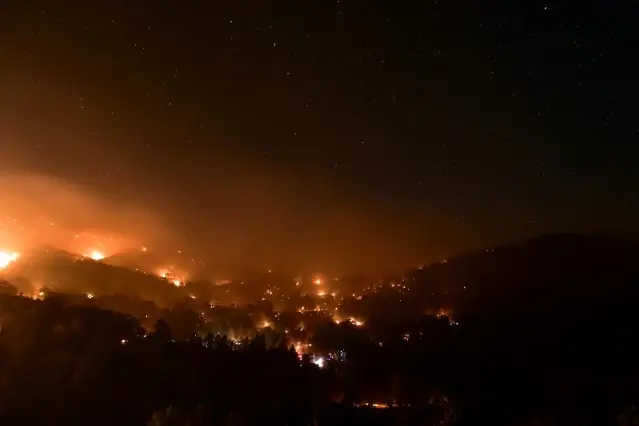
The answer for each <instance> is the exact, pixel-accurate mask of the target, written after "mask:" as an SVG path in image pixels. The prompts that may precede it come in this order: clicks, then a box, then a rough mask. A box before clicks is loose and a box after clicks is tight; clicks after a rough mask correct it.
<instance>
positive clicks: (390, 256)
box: [0, 0, 639, 271]
mask: <svg viewBox="0 0 639 426" xmlns="http://www.w3.org/2000/svg"><path fill="white" fill-rule="evenodd" d="M632 3H633V2H610V1H603V0H601V1H599V0H595V1H591V2H568V1H554V2H543V1H517V2H513V1H495V0H487V1H482V2H468V1H465V2H461V1H450V0H443V1H408V0H407V1H371V0H367V1H348V0H340V1H328V0H321V1H320V0H304V1H299V0H295V1H293V0H291V1H263V0H261V1H257V0H255V1H253V0H251V1H242V0H237V1H224V2H220V1H190V0H182V1H179V2H178V1H128V2H117V1H105V0H94V1H82V2H75V1H65V2H58V1H44V0H43V1H26V0H3V1H2V2H0V170H2V171H6V172H10V173H12V176H13V177H12V178H11V180H10V181H11V182H14V184H15V181H16V178H15V176H16V173H21V174H19V175H18V176H22V175H24V174H25V173H28V174H29V175H30V176H33V175H35V176H38V177H37V179H40V180H44V181H47V182H49V179H54V178H55V179H56V180H55V182H58V183H59V182H64V185H68V187H74V188H79V187H81V188H82V191H84V193H85V194H91V197H93V198H96V197H97V198H99V199H100V200H101V202H102V203H103V205H104V206H105V207H104V208H103V209H102V211H107V210H108V211H117V210H119V209H120V208H121V206H122V205H123V204H126V205H127V208H132V207H131V206H132V205H135V206H137V207H139V208H140V209H144V210H145V211H150V212H152V214H153V215H154V216H155V217H156V218H158V219H159V220H160V221H161V222H162V223H163V224H165V225H166V227H167V228H168V229H170V230H171V233H173V235H174V237H173V238H174V241H176V240H175V239H177V241H179V245H180V247H185V248H186V249H188V250H191V251H192V252H193V253H196V254H197V256H199V257H201V258H207V259H209V260H211V261H212V262H214V263H216V264H220V265H222V264H229V263H233V264H243V265H246V266H259V267H267V266H268V267H273V268H286V269H294V268H299V269H310V270H315V271H318V270H335V271H345V270H362V269H368V270H371V269H383V268H388V267H400V266H406V265H414V264H418V263H422V262H428V261H433V260H438V259H441V258H442V257H446V256H449V255H451V254H453V253H456V252H460V251H465V250H468V249H472V248H478V247H482V246H484V245H486V244H493V243H499V242H507V241H511V240H515V239H519V238H523V237H526V236H530V235H534V234H539V233H546V232H595V231H596V232H608V233H616V234H622V235H633V236H634V235H636V231H637V228H638V227H637V224H636V222H635V218H636V217H637V214H638V213H639V209H638V208H637V193H638V191H637V189H638V188H639V172H638V171H637V170H638V168H637V158H638V157H637V154H638V153H639V149H638V147H637V142H639V120H638V119H637V113H638V112H639V108H637V106H636V105H637V98H638V97H639V82H638V81H639V80H638V79H639V77H638V76H639V64H638V59H637V57H638V55H637V47H638V46H639V43H638V42H639V39H638V34H639V16H638V14H639V12H638V9H637V7H636V6H635V7H633V6H632ZM18 180H19V178H18ZM56 185H57V184H56ZM17 187H19V185H18V186H15V185H14V189H15V188H17ZM3 190H7V189H6V188H0V191H3ZM15 191H16V192H17V193H18V192H20V191H18V190H15ZM20 193H21V192H20ZM0 195H1V194H0ZM33 202H34V203H37V200H36V201H33ZM62 204H64V203H62ZM67 210H69V209H67ZM74 211H76V212H81V209H79V208H78V209H75V210H74ZM100 221H101V220H100V219H97V218H96V224H95V225H94V226H95V227H100V226H103V225H102V224H101V223H97V222H100ZM88 222H90V220H88ZM147 225H148V223H147ZM126 226H129V227H130V228H131V232H134V231H137V230H138V228H140V224H139V223H128V224H126ZM125 228H126V227H125ZM119 231H122V230H119ZM122 232H124V233H126V229H125V230H124V231H122ZM158 244H160V243H158ZM163 249H165V247H163Z"/></svg>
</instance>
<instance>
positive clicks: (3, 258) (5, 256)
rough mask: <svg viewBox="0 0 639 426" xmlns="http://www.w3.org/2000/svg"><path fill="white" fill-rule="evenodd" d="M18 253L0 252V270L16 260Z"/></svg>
mask: <svg viewBox="0 0 639 426" xmlns="http://www.w3.org/2000/svg"><path fill="white" fill-rule="evenodd" d="M19 257H20V253H16V252H6V251H0V269H5V268H7V267H8V266H9V265H11V264H12V263H13V262H15V261H16V260H18V258H19Z"/></svg>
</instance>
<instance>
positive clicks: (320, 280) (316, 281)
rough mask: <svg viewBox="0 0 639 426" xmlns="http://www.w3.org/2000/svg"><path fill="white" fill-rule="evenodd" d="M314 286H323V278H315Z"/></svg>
mask: <svg viewBox="0 0 639 426" xmlns="http://www.w3.org/2000/svg"><path fill="white" fill-rule="evenodd" d="M313 284H315V285H322V279H321V278H315V280H314V281H313Z"/></svg>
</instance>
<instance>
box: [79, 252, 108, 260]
mask: <svg viewBox="0 0 639 426" xmlns="http://www.w3.org/2000/svg"><path fill="white" fill-rule="evenodd" d="M84 256H85V257H88V258H90V259H93V260H102V259H104V258H105V257H106V256H105V255H104V254H102V252H100V251H97V250H91V251H90V252H89V253H88V254H85V255H84Z"/></svg>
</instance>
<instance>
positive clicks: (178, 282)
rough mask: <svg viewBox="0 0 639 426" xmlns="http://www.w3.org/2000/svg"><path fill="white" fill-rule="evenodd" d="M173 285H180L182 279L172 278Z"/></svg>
mask: <svg viewBox="0 0 639 426" xmlns="http://www.w3.org/2000/svg"><path fill="white" fill-rule="evenodd" d="M173 285H174V286H176V287H182V281H180V280H177V279H176V280H173Z"/></svg>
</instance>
